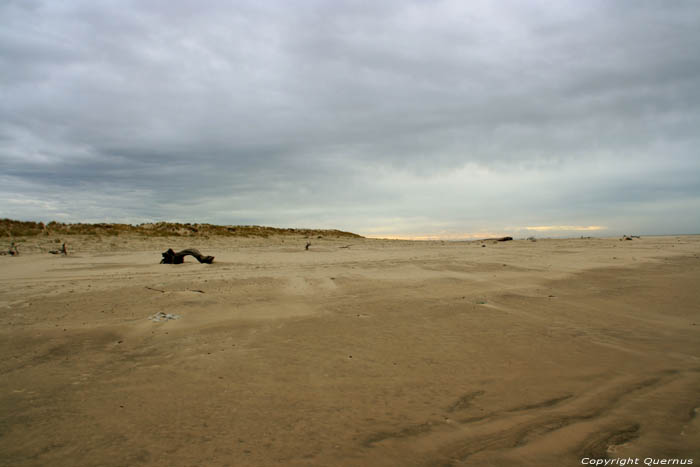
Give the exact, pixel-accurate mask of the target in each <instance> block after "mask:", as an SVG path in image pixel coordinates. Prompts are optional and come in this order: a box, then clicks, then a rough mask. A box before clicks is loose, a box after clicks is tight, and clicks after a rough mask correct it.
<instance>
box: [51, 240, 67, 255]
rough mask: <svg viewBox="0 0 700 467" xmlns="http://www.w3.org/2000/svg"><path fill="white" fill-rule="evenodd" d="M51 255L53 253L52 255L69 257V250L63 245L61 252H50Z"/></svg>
mask: <svg viewBox="0 0 700 467" xmlns="http://www.w3.org/2000/svg"><path fill="white" fill-rule="evenodd" d="M49 253H51V254H52V255H64V256H68V248H66V244H65V243H64V244H63V245H61V249H60V250H49Z"/></svg>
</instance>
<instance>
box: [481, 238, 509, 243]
mask: <svg viewBox="0 0 700 467" xmlns="http://www.w3.org/2000/svg"><path fill="white" fill-rule="evenodd" d="M492 240H493V241H496V242H509V241H511V240H513V237H498V238H485V239H484V240H483V241H485V242H486V241H492Z"/></svg>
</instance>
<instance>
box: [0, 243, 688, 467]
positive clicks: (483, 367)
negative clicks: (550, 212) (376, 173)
mask: <svg viewBox="0 0 700 467" xmlns="http://www.w3.org/2000/svg"><path fill="white" fill-rule="evenodd" d="M54 241H55V240H54V239H43V238H42V239H34V240H27V241H25V242H24V243H23V244H22V245H21V246H20V251H22V253H23V254H22V255H20V256H19V257H7V256H3V257H0V284H1V285H2V289H1V292H0V323H1V326H0V356H1V357H2V358H1V359H0V372H1V373H0V374H1V376H0V420H1V421H0V465H2V466H13V467H14V466H71V467H75V466H140V465H147V466H249V465H250V466H268V465H293V466H302V465H314V466H346V465H347V466H372V465H378V466H424V465H425V466H427V465H455V466H458V465H480V466H482V465H494V466H543V465H552V466H555V465H556V466H560V465H572V466H573V465H581V459H582V458H584V457H588V458H605V457H607V458H610V459H614V458H618V457H620V458H622V457H632V458H634V457H638V458H639V459H640V461H639V465H642V461H643V459H644V458H647V457H651V458H655V459H661V458H663V459H667V458H671V459H694V462H695V464H697V463H700V414H699V413H698V412H699V411H700V408H699V407H700V287H698V285H699V284H700V236H679V237H643V238H641V239H635V240H633V241H619V239H567V240H538V241H537V242H530V241H526V240H516V241H512V242H504V243H493V242H488V243H486V244H485V245H486V246H485V247H482V246H481V244H480V243H469V242H456V243H452V242H444V243H443V242H401V241H385V240H371V239H333V238H322V239H316V238H314V239H311V240H309V239H306V238H303V237H291V236H287V237H274V238H266V239H264V238H260V239H244V238H238V239H224V238H216V237H211V238H209V239H189V240H187V239H178V238H159V239H151V238H145V237H136V236H133V237H128V236H126V237H124V236H118V237H114V238H99V237H98V238H96V237H94V236H93V237H77V236H76V237H67V238H63V239H61V241H67V242H68V248H69V251H70V253H71V254H70V255H69V256H67V257H62V256H57V255H49V254H48V253H46V252H45V251H47V250H48V249H49V246H50V244H49V242H51V244H53V242H54ZM307 241H310V242H311V243H312V246H311V247H310V249H309V251H305V250H304V245H305V244H306V242H307ZM56 245H58V246H60V244H58V243H56ZM187 247H195V248H198V249H199V250H200V251H201V252H202V253H203V254H205V255H214V256H215V257H216V261H215V263H214V264H212V265H206V264H198V263H197V262H196V261H194V260H193V259H192V258H191V257H190V258H187V260H186V263H185V264H182V265H160V264H158V262H159V260H160V253H161V252H162V251H165V250H166V249H167V248H174V249H176V250H177V249H181V248H187ZM165 315H170V316H172V317H175V318H176V319H157V320H156V319H153V317H154V316H160V317H163V316H165Z"/></svg>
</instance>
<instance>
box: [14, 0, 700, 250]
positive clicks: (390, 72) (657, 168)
mask: <svg viewBox="0 0 700 467" xmlns="http://www.w3.org/2000/svg"><path fill="white" fill-rule="evenodd" d="M0 26H2V27H0V90H1V94H0V168H1V169H2V171H1V172H0V216H2V217H12V218H20V219H42V220H49V219H57V220H64V221H127V222H140V221H150V220H161V219H164V220H182V221H199V222H213V223H224V224H266V225H275V226H298V227H303V226H309V227H331V228H342V229H346V230H352V231H356V232H358V233H362V234H366V235H377V236H381V235H403V236H421V235H429V236H443V237H450V238H454V237H459V236H467V235H468V234H470V233H474V232H496V233H501V232H502V233H508V232H512V231H516V230H517V229H525V227H527V226H540V227H542V226H545V227H546V226H564V227H567V226H569V227H571V226H574V227H575V226H582V227H586V226H604V227H606V229H605V230H601V231H596V232H595V233H599V232H600V233H601V234H605V233H609V234H611V235H613V234H618V233H621V232H627V233H643V234H652V233H693V232H700V217H698V216H697V215H694V214H693V213H697V212H700V181H699V180H698V178H699V177H698V174H700V154H699V150H700V133H699V132H698V131H697V129H698V128H700V54H698V53H697V44H698V43H700V6H699V5H698V4H697V2H694V1H687V2H683V1H680V2H674V4H673V6H670V5H667V4H665V3H663V2H646V1H642V2H632V1H622V0H620V1H614V2H609V1H600V2H596V1H592V2H577V1H572V2H556V3H555V4H554V5H553V4H551V2H544V1H541V2H537V1H535V2H531V1H529V2H521V1H506V2H488V1H476V2H458V1H441V2H423V1H421V2H418V1H416V2H409V1H401V2H392V1H388V2H364V1H343V2H321V1H299V2H291V3H290V2H274V1H273V2H244V1H241V2H235V3H233V2H223V1H221V2H218V1H211V2H206V3H205V4H197V3H195V2H185V1H174V2H173V1H168V2H164V1H163V2H159V1H153V2H138V1H133V2H124V1H119V2H117V1H113V2H109V1H107V2H89V1H77V0H74V1H70V2H68V1H65V2H63V1H39V0H36V1H28V0H22V1H6V2H3V3H2V4H1V5H0ZM525 230H526V229H525ZM544 232H547V233H548V234H552V235H556V234H568V235H575V234H577V233H578V231H572V230H566V229H564V230H557V229H551V230H546V231H542V234H544ZM581 232H583V233H585V232H589V231H587V230H582V231H581ZM525 233H526V232H525ZM589 233H590V232H589Z"/></svg>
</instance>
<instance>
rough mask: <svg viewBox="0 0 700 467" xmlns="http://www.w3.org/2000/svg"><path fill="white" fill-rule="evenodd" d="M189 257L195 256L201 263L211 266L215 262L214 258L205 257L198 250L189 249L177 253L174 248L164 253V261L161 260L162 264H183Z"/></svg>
mask: <svg viewBox="0 0 700 467" xmlns="http://www.w3.org/2000/svg"><path fill="white" fill-rule="evenodd" d="M188 255H189V256H194V257H195V258H197V261H199V262H200V263H206V264H211V263H213V262H214V257H213V256H204V255H203V254H202V253H200V252H199V250H198V249H196V248H187V249H186V250H182V251H178V252H177V253H176V252H174V251H173V249H172V248H169V249H168V251H166V252H165V253H163V259H162V260H160V264H182V263H184V262H185V256H188Z"/></svg>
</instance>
